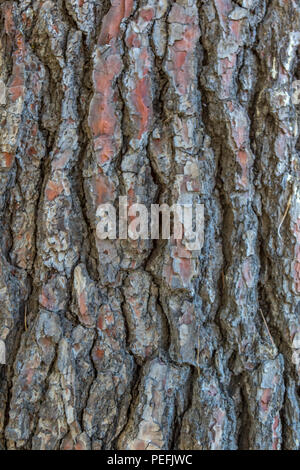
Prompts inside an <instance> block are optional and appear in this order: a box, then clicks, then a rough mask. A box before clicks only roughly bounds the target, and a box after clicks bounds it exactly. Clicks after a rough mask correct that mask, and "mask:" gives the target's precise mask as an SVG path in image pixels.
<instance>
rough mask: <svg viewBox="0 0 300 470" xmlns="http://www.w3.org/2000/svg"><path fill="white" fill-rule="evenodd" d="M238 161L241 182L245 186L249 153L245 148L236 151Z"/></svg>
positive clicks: (246, 183)
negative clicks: (240, 169)
mask: <svg viewBox="0 0 300 470" xmlns="http://www.w3.org/2000/svg"><path fill="white" fill-rule="evenodd" d="M238 161H239V164H240V165H241V168H242V178H241V184H242V186H243V187H245V188H246V187H247V185H248V170H247V169H248V162H249V155H248V153H247V152H246V151H245V150H239V151H238Z"/></svg>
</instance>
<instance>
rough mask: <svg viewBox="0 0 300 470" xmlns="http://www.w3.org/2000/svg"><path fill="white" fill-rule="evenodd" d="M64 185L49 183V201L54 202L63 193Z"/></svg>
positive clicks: (47, 195) (47, 191)
mask: <svg viewBox="0 0 300 470" xmlns="http://www.w3.org/2000/svg"><path fill="white" fill-rule="evenodd" d="M63 189H64V188H63V185H62V184H61V183H55V182H54V181H49V182H48V184H47V187H46V198H47V199H48V201H53V200H54V199H55V198H57V196H59V195H60V194H61V193H62V192H63Z"/></svg>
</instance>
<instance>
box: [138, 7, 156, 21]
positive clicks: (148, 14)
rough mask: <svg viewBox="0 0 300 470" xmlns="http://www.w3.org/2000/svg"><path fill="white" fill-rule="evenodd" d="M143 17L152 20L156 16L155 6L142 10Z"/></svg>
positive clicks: (145, 19)
mask: <svg viewBox="0 0 300 470" xmlns="http://www.w3.org/2000/svg"><path fill="white" fill-rule="evenodd" d="M140 15H141V17H142V18H143V20H144V21H151V20H152V19H153V17H154V10H153V8H148V9H145V10H142V11H141V12H140Z"/></svg>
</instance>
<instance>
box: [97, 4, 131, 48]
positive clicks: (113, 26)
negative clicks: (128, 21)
mask: <svg viewBox="0 0 300 470" xmlns="http://www.w3.org/2000/svg"><path fill="white" fill-rule="evenodd" d="M132 7H133V0H115V1H114V3H113V4H112V6H111V7H110V10H109V12H108V13H107V15H105V17H104V18H103V22H102V28H101V33H100V36H99V41H98V43H99V45H100V46H103V45H105V44H109V43H110V42H111V41H112V40H113V39H116V38H117V37H118V35H119V31H120V24H121V21H122V20H123V19H125V18H127V16H128V15H129V14H130V12H131V10H132Z"/></svg>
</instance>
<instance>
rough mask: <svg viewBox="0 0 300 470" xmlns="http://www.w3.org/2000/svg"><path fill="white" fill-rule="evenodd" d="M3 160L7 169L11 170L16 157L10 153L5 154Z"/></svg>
mask: <svg viewBox="0 0 300 470" xmlns="http://www.w3.org/2000/svg"><path fill="white" fill-rule="evenodd" d="M2 158H3V164H4V167H5V168H11V167H12V165H13V162H14V160H15V156H14V154H13V153H9V152H3V153H2Z"/></svg>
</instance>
